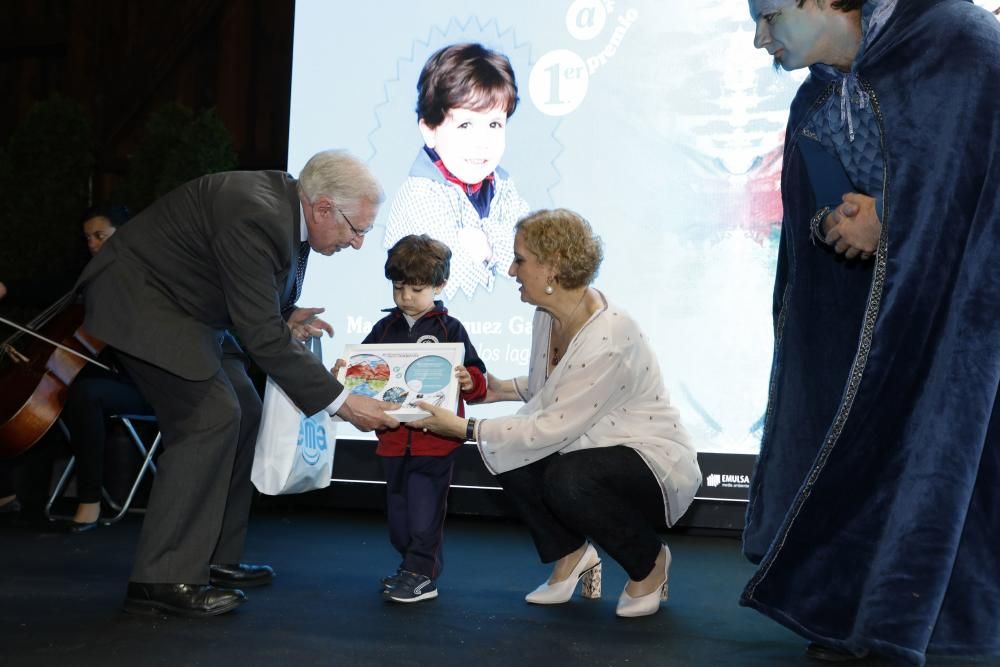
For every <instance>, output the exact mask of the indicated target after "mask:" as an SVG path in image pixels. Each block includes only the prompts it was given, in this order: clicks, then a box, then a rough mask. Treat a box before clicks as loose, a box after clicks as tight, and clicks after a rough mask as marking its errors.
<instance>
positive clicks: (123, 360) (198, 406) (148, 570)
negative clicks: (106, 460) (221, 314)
mask: <svg viewBox="0 0 1000 667" xmlns="http://www.w3.org/2000/svg"><path fill="white" fill-rule="evenodd" d="M117 356H118V360H119V363H120V364H121V365H122V366H124V368H125V370H126V371H127V372H128V374H129V376H131V377H132V379H133V380H135V383H136V385H137V386H138V387H139V389H140V391H141V392H142V394H143V395H144V396H145V397H146V399H147V400H148V401H149V403H150V405H152V406H153V410H154V412H155V413H156V418H157V421H158V422H159V427H160V433H161V434H162V436H163V440H162V443H161V452H160V455H159V459H158V464H157V465H158V468H157V473H156V481H155V483H154V484H153V490H152V493H151V494H150V499H149V505H148V506H147V509H146V518H145V521H144V522H143V525H142V533H141V535H140V536H139V546H138V549H137V552H136V558H135V564H134V566H133V569H132V575H131V581H135V582H141V583H185V584H206V583H208V577H209V572H208V566H209V564H213V563H214V564H222V563H237V562H239V561H240V559H241V558H242V555H243V546H244V542H245V541H246V532H247V522H248V520H249V515H250V502H251V500H252V499H253V487H252V486H251V483H250V470H251V468H252V466H253V454H254V444H255V441H256V438H257V427H258V425H259V423H260V415H261V401H260V396H259V395H258V394H257V390H256V389H255V388H254V386H253V384H252V383H251V381H250V378H249V376H248V375H247V366H246V357H245V356H244V355H243V354H242V353H230V352H227V353H225V354H224V355H223V358H222V368H221V369H219V371H218V372H216V374H215V375H214V376H212V377H210V378H208V379H207V380H202V381H192V380H186V379H184V378H182V377H180V376H178V375H174V374H173V373H170V372H169V371H166V370H164V369H162V368H159V367H157V366H153V365H152V364H149V363H147V362H145V361H143V360H141V359H138V358H136V357H132V356H129V355H126V354H123V353H121V352H118V355H117Z"/></svg>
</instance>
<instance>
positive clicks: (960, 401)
mask: <svg viewBox="0 0 1000 667" xmlns="http://www.w3.org/2000/svg"><path fill="white" fill-rule="evenodd" d="M855 71H856V73H857V74H858V77H859V78H860V80H861V83H862V86H864V88H865V90H866V91H867V92H868V93H869V94H870V96H871V100H872V102H873V104H874V105H875V106H874V109H875V113H876V117H877V118H878V120H879V126H880V131H881V136H882V150H883V157H884V160H885V183H884V189H883V192H882V195H883V198H884V211H883V216H882V236H881V239H880V242H879V247H878V251H877V253H876V255H875V257H874V258H873V260H872V261H869V262H847V261H843V260H842V259H840V258H839V257H837V256H836V255H835V254H834V253H832V252H831V251H830V250H829V249H828V248H824V247H822V246H818V245H814V244H812V243H811V242H810V239H809V220H810V218H811V217H812V216H813V215H814V214H815V213H816V210H817V201H816V195H815V193H814V191H813V188H812V187H811V185H810V179H809V176H808V174H807V171H806V166H805V163H804V160H803V156H802V154H801V151H800V148H799V146H798V140H799V132H800V131H801V128H802V126H803V125H804V124H805V123H806V121H807V120H808V119H809V118H810V117H811V115H812V114H813V113H814V112H815V110H816V109H817V108H819V107H820V105H821V104H822V103H823V101H824V100H825V99H827V97H828V96H829V95H831V94H833V85H834V84H832V83H829V82H828V81H823V80H820V78H819V77H816V76H810V77H809V78H808V79H807V80H806V81H805V82H804V83H803V85H802V87H801V88H800V89H799V91H798V94H797V95H796V98H795V100H794V102H793V103H792V108H791V112H790V116H789V122H788V129H787V134H786V141H785V148H784V171H783V173H782V183H781V191H782V200H783V205H784V220H783V227H782V235H781V242H780V253H779V260H778V271H777V278H776V283H775V292H774V322H775V350H774V360H773V367H772V375H771V385H770V392H769V401H768V410H767V416H766V420H765V427H764V435H763V441H762V447H761V454H760V458H759V461H758V463H757V467H756V470H755V473H754V475H753V479H752V482H751V488H750V504H749V507H748V511H747V523H746V528H745V531H744V552H745V554H746V555H747V557H748V558H749V559H750V560H752V561H753V562H755V563H759V568H758V570H757V572H756V573H755V575H754V577H753V578H752V579H751V580H750V582H749V583H748V584H747V587H746V589H745V590H744V592H743V595H742V597H741V599H740V603H741V604H743V605H745V606H749V607H753V608H755V609H757V610H758V611H760V612H762V613H764V614H766V615H768V616H770V617H771V618H773V619H774V620H776V621H778V622H780V623H782V624H784V625H786V626H787V627H789V628H791V629H792V630H794V631H796V632H798V633H799V634H801V635H803V636H805V637H807V638H810V639H812V640H816V641H820V642H822V643H824V644H826V645H829V646H833V647H839V648H842V649H845V650H847V651H851V652H855V653H861V652H863V651H865V650H870V651H874V652H877V653H881V654H884V655H890V656H894V657H897V658H900V659H903V660H905V661H907V662H910V663H913V664H918V665H919V664H923V662H924V656H925V653H927V652H932V653H953V654H996V653H1000V556H998V552H1000V400H998V385H1000V24H998V22H997V20H996V18H995V17H994V16H992V15H990V14H989V13H988V12H987V11H985V10H983V9H981V8H977V7H976V6H975V5H973V4H972V3H971V2H970V1H969V0H904V1H901V2H899V3H898V5H897V6H896V9H895V11H894V12H893V14H892V16H891V18H890V19H889V20H888V22H887V23H886V25H885V27H884V29H883V31H882V32H881V33H880V34H879V35H878V36H877V37H876V38H875V39H874V41H873V42H872V43H871V44H870V45H868V46H867V48H866V50H865V52H864V53H863V54H862V55H861V57H860V58H859V60H858V62H857V63H856V69H855Z"/></svg>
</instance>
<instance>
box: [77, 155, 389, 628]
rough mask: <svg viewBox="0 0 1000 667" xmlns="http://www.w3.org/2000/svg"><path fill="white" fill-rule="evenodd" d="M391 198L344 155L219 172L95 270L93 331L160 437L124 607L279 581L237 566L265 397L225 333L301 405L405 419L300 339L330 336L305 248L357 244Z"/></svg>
mask: <svg viewBox="0 0 1000 667" xmlns="http://www.w3.org/2000/svg"><path fill="white" fill-rule="evenodd" d="M382 200H383V194H382V190H381V188H380V187H379V184H378V182H377V181H376V180H375V178H374V177H373V176H372V174H371V172H370V171H369V170H368V169H367V167H365V165H364V164H362V163H361V162H359V161H358V160H356V159H355V158H353V157H351V156H350V155H348V154H346V153H344V152H340V151H327V152H323V153H319V154H317V155H315V156H313V157H312V159H310V160H309V162H308V163H307V164H306V166H305V167H304V168H303V169H302V173H301V174H300V177H299V179H298V180H295V179H294V178H292V177H291V176H290V175H288V174H286V173H283V172H277V171H259V172H229V173H221V174H212V175H209V176H204V177H202V178H199V179H197V180H194V181H191V182H190V183H187V184H185V185H183V186H181V187H180V188H178V189H176V190H174V191H173V192H171V193H169V194H167V195H166V196H164V197H163V198H161V199H160V200H158V201H157V202H155V203H154V204H152V205H151V206H150V207H149V208H148V209H146V210H145V211H143V212H142V213H141V214H139V215H138V216H137V217H136V218H135V219H134V220H133V221H132V222H131V223H130V224H129V225H128V226H127V227H124V228H123V229H122V230H121V231H119V233H117V234H115V236H113V237H112V238H111V239H110V241H109V242H108V244H107V245H106V246H105V248H104V250H103V252H101V253H100V255H98V256H97V257H96V258H95V259H94V260H93V261H91V263H90V264H89V265H88V266H87V269H86V270H85V272H84V274H83V276H82V277H81V279H80V285H81V287H82V289H83V290H84V294H85V298H86V304H87V316H86V320H85V324H84V326H85V328H86V329H87V330H88V331H89V332H90V333H92V334H93V335H95V336H97V337H98V338H100V339H102V340H104V341H105V342H107V344H108V345H110V346H111V347H112V348H114V349H115V351H116V353H117V357H118V359H119V360H120V363H121V366H122V367H123V368H124V369H125V371H126V372H127V373H128V374H129V375H130V376H131V377H132V378H133V379H134V380H135V382H136V384H137V385H138V386H139V388H140V390H141V391H142V393H143V394H144V396H145V397H146V399H147V400H148V401H149V402H150V404H151V405H152V406H153V408H154V410H155V412H156V416H157V418H158V420H159V425H160V432H161V433H162V434H163V451H162V453H161V455H160V458H159V469H158V472H157V478H156V483H155V484H154V486H153V491H152V495H151V497H150V501H149V506H148V508H147V513H146V518H145V521H144V523H143V528H142V534H141V536H140V538H139V545H138V550H137V554H136V560H135V565H134V568H133V571H132V574H131V577H130V580H129V585H128V592H127V595H126V599H125V610H126V611H128V612H132V613H152V614H155V613H162V612H166V613H172V614H177V615H183V616H193V617H201V616H213V615H216V614H222V613H225V612H227V611H230V610H232V609H235V608H236V607H237V606H239V605H240V604H242V603H243V602H244V601H245V599H246V596H245V595H244V594H243V592H242V591H241V590H239V589H240V588H245V587H248V586H257V585H262V584H266V583H269V582H270V581H271V578H272V577H273V576H274V572H273V570H272V569H271V568H270V567H268V566H266V565H250V564H245V563H241V562H240V561H241V558H242V552H243V545H244V541H245V538H246V531H247V521H248V516H249V511H250V501H251V498H252V488H251V485H250V470H251V467H252V462H253V446H254V441H255V437H256V434H257V427H258V424H259V421H260V413H261V402H260V398H259V396H258V394H257V392H256V391H255V389H254V387H253V386H252V384H251V382H250V379H249V377H248V376H247V373H246V356H245V354H244V352H243V349H241V348H240V346H239V345H238V344H237V343H236V341H235V340H234V339H233V337H232V336H230V334H229V332H230V331H232V332H234V333H235V334H236V336H237V337H238V338H239V341H240V343H241V344H242V346H243V348H245V351H246V354H249V356H250V357H251V358H252V359H253V360H254V361H255V362H256V363H257V364H258V365H259V366H260V367H261V368H262V369H263V370H264V372H266V373H267V374H268V375H269V376H270V377H271V379H273V380H274V381H275V382H276V383H277V384H278V385H279V386H280V387H281V388H282V389H283V390H284V391H285V393H286V394H287V395H288V396H289V397H290V398H291V399H292V400H293V401H294V402H295V404H296V405H298V406H299V407H300V408H301V409H302V411H303V412H305V413H306V414H314V413H316V412H319V411H320V410H324V409H325V410H326V411H328V412H329V413H331V414H336V415H339V416H340V417H342V418H343V419H345V420H346V421H348V422H351V423H352V424H353V425H355V426H356V427H358V428H360V429H362V430H372V429H376V428H392V427H395V426H397V425H398V422H397V421H396V420H395V419H393V418H392V417H391V416H389V415H387V414H386V413H385V412H384V410H385V408H387V407H388V404H384V403H382V402H380V401H375V400H373V399H370V398H366V397H362V396H354V395H348V392H345V391H343V389H344V388H343V387H342V386H341V385H340V384H339V383H338V382H337V381H336V380H335V379H334V377H333V375H332V374H331V373H330V372H329V371H328V370H327V369H326V368H324V366H323V364H322V363H321V362H320V361H319V360H318V359H317V358H316V357H315V356H313V355H312V354H310V353H309V352H308V351H307V350H306V349H305V348H304V346H303V345H301V344H300V343H299V342H298V341H299V340H303V339H304V338H306V337H308V336H318V335H321V332H322V331H323V330H326V331H327V332H328V333H330V334H332V333H333V329H332V327H331V326H330V325H329V324H328V323H326V322H324V321H323V320H320V319H317V318H316V314H317V313H318V312H319V309H312V308H297V307H295V305H294V304H295V301H296V299H297V298H298V295H299V292H300V289H301V283H302V277H303V275H304V272H305V264H306V261H307V259H308V255H309V251H310V249H311V250H315V251H316V252H319V253H320V254H323V255H332V254H334V253H336V252H339V251H340V250H344V249H346V248H349V247H350V248H355V249H359V248H361V245H362V243H363V242H364V237H365V234H366V233H367V232H368V230H369V229H370V228H371V226H372V225H373V224H374V220H375V216H376V214H377V213H378V208H379V205H380V204H381V202H382Z"/></svg>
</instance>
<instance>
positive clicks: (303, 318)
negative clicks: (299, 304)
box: [288, 308, 333, 341]
mask: <svg viewBox="0 0 1000 667" xmlns="http://www.w3.org/2000/svg"><path fill="white" fill-rule="evenodd" d="M324 310H326V309H325V308H296V309H295V310H293V311H292V314H291V315H289V316H288V328H289V329H291V330H292V338H294V339H295V340H297V341H304V340H307V339H309V338H310V337H312V338H319V337H320V336H322V335H323V332H324V331H325V332H326V333H327V334H328V335H329V336H330V337H331V338H332V337H333V325H331V324H330V323H329V322H326V321H324V320H321V319H320V318H318V317H317V315H319V314H320V313H322V312H323V311H324Z"/></svg>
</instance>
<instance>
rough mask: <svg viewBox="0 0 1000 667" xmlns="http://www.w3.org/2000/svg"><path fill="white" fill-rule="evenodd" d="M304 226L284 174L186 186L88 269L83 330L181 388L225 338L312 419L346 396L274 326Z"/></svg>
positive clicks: (213, 361) (83, 282) (207, 179)
mask: <svg viewBox="0 0 1000 667" xmlns="http://www.w3.org/2000/svg"><path fill="white" fill-rule="evenodd" d="M300 228H301V223H300V216H299V198H298V193H297V191H296V182H295V180H294V179H293V178H292V177H291V176H289V175H288V174H286V173H283V172H278V171H259V172H227V173H221V174H212V175H209V176H204V177H202V178H199V179H196V180H194V181H191V182H189V183H187V184H185V185H183V186H181V187H179V188H177V189H176V190H174V191H173V192H171V193H169V194H167V195H166V196H164V197H162V198H161V199H159V200H158V201H156V202H155V203H154V204H152V205H151V206H150V207H149V208H147V209H145V210H144V211H143V212H142V213H140V214H139V215H138V216H136V217H135V218H134V219H133V220H132V221H131V222H129V224H128V225H126V226H124V227H122V228H121V229H120V230H118V232H117V233H115V235H114V236H112V237H111V238H110V239H109V240H108V242H107V243H106V244H105V245H104V247H103V248H102V249H101V252H99V253H98V254H97V256H95V257H94V258H93V259H92V260H91V261H90V263H89V264H88V265H87V268H86V269H85V271H84V273H83V275H82V276H81V278H80V286H81V287H82V289H83V290H85V295H86V303H87V315H86V319H85V321H84V328H86V330H87V331H88V332H90V333H91V334H93V335H94V336H97V337H98V338H100V339H101V340H103V341H105V342H106V343H108V344H109V345H111V346H112V347H115V348H117V349H120V350H122V351H123V352H125V353H127V354H130V355H132V356H135V357H138V358H140V359H143V360H145V361H147V362H149V363H151V364H153V365H156V366H159V367H161V368H164V369H166V370H168V371H170V372H171V373H174V374H176V375H179V376H181V377H183V378H185V379H188V380H205V379H207V378H209V377H211V376H212V375H214V374H215V373H216V372H217V371H218V370H219V369H220V367H221V358H222V347H221V345H222V339H223V337H224V335H225V332H226V330H232V331H234V332H235V333H236V334H237V335H238V336H239V338H240V341H241V342H242V343H243V345H244V346H245V347H246V351H247V352H248V353H249V355H250V356H251V357H252V358H253V360H254V361H255V362H256V363H257V364H258V365H259V366H260V367H261V368H262V369H263V370H264V371H265V372H266V373H267V374H268V375H269V376H270V377H271V378H272V379H273V380H274V381H275V382H277V383H278V385H279V386H280V387H281V388H282V389H283V390H284V391H285V393H286V394H288V396H289V398H291V399H292V400H293V401H294V402H295V403H296V405H298V406H299V407H300V408H301V409H302V410H303V411H304V412H305V413H306V414H314V413H316V412H318V411H319V410H321V409H322V408H324V407H326V406H327V405H329V404H330V403H331V402H332V401H333V400H334V398H336V397H337V395H338V394H339V393H340V392H341V391H342V389H343V387H342V386H341V385H340V384H339V383H338V382H337V381H336V380H335V379H334V378H333V376H332V375H331V373H330V372H329V371H328V370H327V369H326V368H324V367H323V364H322V363H321V362H320V361H319V360H318V359H317V358H316V357H314V356H313V355H312V354H310V353H309V352H308V351H307V350H306V349H305V348H304V347H303V346H302V345H301V344H299V343H297V342H295V340H294V339H293V338H292V336H291V333H290V331H289V330H288V327H287V325H286V323H285V321H284V320H283V319H282V317H281V312H280V309H281V305H282V304H283V303H284V301H285V299H286V298H288V296H289V294H290V292H291V290H292V289H294V268H295V262H296V257H297V253H298V247H299V243H300V241H301V239H300V236H301V233H300Z"/></svg>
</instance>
